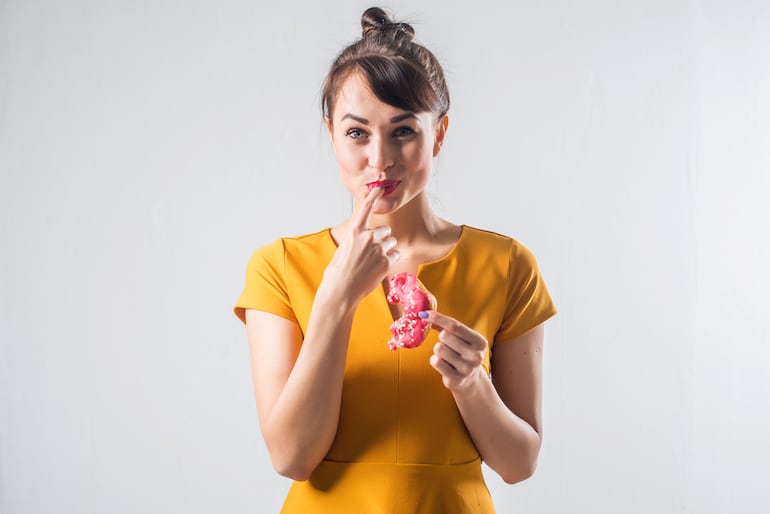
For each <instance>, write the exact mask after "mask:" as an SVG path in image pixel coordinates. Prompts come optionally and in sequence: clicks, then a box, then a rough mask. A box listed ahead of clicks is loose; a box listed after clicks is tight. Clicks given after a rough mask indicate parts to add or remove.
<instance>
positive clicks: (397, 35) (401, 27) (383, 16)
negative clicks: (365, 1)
mask: <svg viewBox="0 0 770 514" xmlns="http://www.w3.org/2000/svg"><path fill="white" fill-rule="evenodd" d="M385 33H391V34H392V35H393V36H394V39H402V38H403V39H406V40H407V41H412V40H413V39H414V29H413V28H412V26H411V25H409V24H408V23H393V22H392V21H391V20H390V17H389V16H388V15H387V13H386V12H385V11H383V10H382V9H380V8H379V7H370V8H368V9H367V10H366V11H364V14H363V15H362V16H361V37H363V38H366V37H368V36H371V35H374V34H385Z"/></svg>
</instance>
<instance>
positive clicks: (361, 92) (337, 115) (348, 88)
mask: <svg viewBox="0 0 770 514" xmlns="http://www.w3.org/2000/svg"><path fill="white" fill-rule="evenodd" d="M350 114H352V115H354V116H357V117H360V118H367V119H370V118H373V119H376V120H378V121H379V120H391V119H393V118H396V117H401V116H402V115H405V114H414V115H415V116H413V117H417V118H420V113H412V112H411V111H406V110H404V109H401V108H399V107H395V106H393V105H390V104H387V103H385V102H383V101H382V100H380V99H379V98H377V95H375V94H374V92H373V91H372V88H371V87H370V86H369V84H368V82H367V81H366V79H365V78H364V77H363V75H362V74H361V73H357V72H354V73H351V74H350V75H349V76H348V77H347V78H345V81H344V82H343V84H342V86H341V87H340V89H339V93H338V94H337V98H336V99H335V102H334V119H335V120H336V121H339V120H341V119H342V118H343V117H345V116H346V115H350Z"/></svg>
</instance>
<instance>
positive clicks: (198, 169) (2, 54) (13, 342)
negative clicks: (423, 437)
mask: <svg viewBox="0 0 770 514" xmlns="http://www.w3.org/2000/svg"><path fill="white" fill-rule="evenodd" d="M369 5H370V4H369V2H361V1H337V2H334V3H333V4H331V3H330V4H329V5H323V3H322V2H311V1H304V2H280V3H272V4H270V5H268V6H265V5H261V3H260V2H256V1H245V0H231V1H214V0H210V1H181V0H179V1H174V2H172V1H156V0H153V1H149V0H144V1H138V0H135V1H127V0H126V1H97V0H93V1H84V0H80V1H77V0H72V1H69V2H64V1H60V2H57V1H54V0H38V1H35V0H24V1H23V2H22V1H20V0H17V1H12V0H4V1H0V215H1V217H0V244H2V252H1V253H0V301H1V302H2V303H0V338H1V341H2V345H1V346H0V512H2V513H3V514H37V513H46V514H47V513H78V514H89V513H93V514H104V513H111V514H123V513H177V512H178V513H189V514H195V513H234V514H235V513H254V512H276V511H277V510H278V508H279V506H280V504H281V502H282V500H283V497H284V495H285V491H286V490H287V488H288V486H289V481H288V480H287V479H283V478H281V477H279V476H278V475H276V474H275V473H274V472H273V470H272V468H271V466H270V463H269V460H268V458H267V456H266V451H265V448H264V444H263V442H262V440H261V437H260V434H259V431H258V426H257V418H256V411H255V408H254V400H253V395H252V389H251V377H250V369H249V359H248V347H247V344H246V337H245V331H244V329H243V327H242V326H241V324H240V322H238V320H237V319H236V318H235V316H234V315H233V314H232V311H231V308H232V305H233V304H234V302H235V300H236V299H237V297H238V295H239V294H240V291H241V287H242V285H243V277H244V271H245V266H246V261H247V259H248V256H249V255H250V254H251V252H252V251H253V250H254V249H256V248H257V247H258V246H261V245H263V244H265V243H267V242H270V241H272V240H273V239H274V238H276V237H278V236H279V235H295V234H300V233H306V232H311V231H315V230H317V229H320V228H322V227H325V226H328V225H332V224H335V223H337V222H339V221H340V220H341V219H343V218H344V217H345V216H346V215H347V214H348V212H349V210H350V200H349V197H348V195H347V194H346V193H345V191H344V189H343V187H342V186H341V184H340V182H339V179H338V176H337V170H336V164H335V162H334V160H333V154H332V152H331V150H330V147H329V144H328V140H327V138H326V135H325V133H324V130H323V125H322V122H321V117H320V114H319V108H318V96H319V89H320V84H321V81H322V79H323V76H324V74H325V72H326V69H327V68H328V65H329V64H330V62H331V61H332V59H333V57H334V56H335V55H336V53H337V52H338V51H339V50H340V49H341V48H342V47H343V46H344V45H345V44H346V43H348V42H350V41H352V40H353V39H355V38H356V37H357V36H358V32H359V31H358V20H359V17H360V14H361V12H362V11H363V10H364V8H366V7H368V6H369ZM388 7H390V8H392V10H393V11H394V12H395V14H396V16H397V17H398V18H405V19H406V20H407V21H410V22H412V23H413V24H414V26H415V28H416V31H417V36H418V39H419V40H420V41H422V42H423V43H425V44H426V45H427V46H428V47H429V48H431V49H432V50H433V51H434V52H435V53H436V54H437V55H438V57H439V59H440V60H441V61H442V62H443V64H444V66H445V69H446V73H447V77H448V81H449V86H450V90H451V94H452V102H453V103H452V108H451V111H450V116H451V120H450V130H449V133H448V136H447V142H446V145H445V151H444V152H443V153H442V155H441V157H440V159H439V161H438V163H437V167H436V174H435V176H434V179H433V181H432V183H431V185H430V186H429V187H430V191H431V195H432V196H433V197H435V201H436V207H437V209H438V210H439V212H440V213H442V215H444V216H446V217H447V218H448V219H450V220H452V221H455V222H458V223H467V224H471V225H476V226H479V227H483V228H487V229H491V230H495V231H498V232H502V233H506V234H509V235H512V236H513V237H516V238H517V239H519V240H520V241H521V242H523V243H524V244H526V245H527V246H528V247H530V248H531V249H532V250H533V251H534V253H535V255H536V256H537V258H538V260H539V262H540V265H541V269H542V272H543V274H544V276H545V278H546V281H547V283H548V285H549V287H550V289H551V292H552V294H553V297H554V299H555V301H556V303H557V306H558V308H559V310H560V313H559V315H558V316H557V317H555V318H553V320H551V321H549V322H548V327H547V336H546V353H545V355H546V362H545V407H544V408H545V413H544V414H545V430H546V433H545V443H544V447H543V451H542V454H541V459H540V466H539V469H538V471H537V473H536V474H535V476H534V477H533V478H531V479H530V480H528V481H526V482H524V483H521V484H518V485H514V486H508V485H505V484H504V483H503V482H502V481H501V480H500V479H499V478H497V477H496V476H494V474H493V473H491V472H488V471H489V470H487V477H488V483H489V487H490V489H491V490H492V494H493V497H494V499H495V502H496V504H497V506H498V510H499V512H502V513H508V512H521V513H608V514H609V513H613V514H614V513H618V512H623V513H675V512H676V513H678V512H692V513H703V514H712V513H714V514H716V513H760V512H761V513H765V512H768V510H770V487H769V486H770V464H768V462H770V444H768V435H767V434H768V433H770V381H768V379H767V378H766V377H765V368H767V367H768V366H770V345H769V343H770V332H769V331H768V325H767V314H766V311H767V309H768V307H769V306H770V301H768V291H770V272H769V271H768V269H769V268H768V262H770V243H768V233H770V230H769V229H770V206H769V205H770V202H768V198H769V197H770V4H769V3H768V2H766V1H764V0H757V1H749V0H744V1H740V0H711V1H705V0H704V1H694V0H648V1H641V0H636V1H634V0H618V1H598V0H594V1H588V0H586V1H574V0H560V1H557V0H550V1H542V2H532V1H521V0H519V1H505V2H503V1H500V2H487V1H481V0H478V1H475V2H472V4H470V5H461V3H459V2H458V3H455V2H446V1H439V0H428V1H411V2H406V1H394V2H391V3H390V4H389V5H388Z"/></svg>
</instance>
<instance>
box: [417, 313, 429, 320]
mask: <svg viewBox="0 0 770 514" xmlns="http://www.w3.org/2000/svg"><path fill="white" fill-rule="evenodd" d="M417 315H418V316H419V317H421V318H422V319H426V318H427V317H428V316H429V314H428V313H427V312H426V311H420V312H418V313H417Z"/></svg>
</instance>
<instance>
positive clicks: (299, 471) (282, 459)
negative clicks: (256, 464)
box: [268, 446, 320, 482]
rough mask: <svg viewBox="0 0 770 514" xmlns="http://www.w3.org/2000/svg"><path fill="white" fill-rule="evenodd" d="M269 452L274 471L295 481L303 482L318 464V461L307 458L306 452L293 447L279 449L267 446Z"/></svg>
mask: <svg viewBox="0 0 770 514" xmlns="http://www.w3.org/2000/svg"><path fill="white" fill-rule="evenodd" d="M268 452H269V453H270V462H271V463H272V464H273V469H275V471H276V473H278V474H279V475H281V476H284V477H286V478H291V479H292V480H295V481H297V482H304V481H305V480H307V479H308V478H310V475H311V474H312V473H313V471H314V470H315V468H316V467H317V466H318V464H319V462H320V460H319V461H313V460H312V459H309V458H308V452H307V451H305V452H303V451H297V450H295V449H289V450H287V449H286V448H283V449H280V448H275V447H272V448H271V447H270V446H268Z"/></svg>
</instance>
